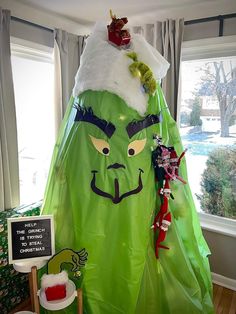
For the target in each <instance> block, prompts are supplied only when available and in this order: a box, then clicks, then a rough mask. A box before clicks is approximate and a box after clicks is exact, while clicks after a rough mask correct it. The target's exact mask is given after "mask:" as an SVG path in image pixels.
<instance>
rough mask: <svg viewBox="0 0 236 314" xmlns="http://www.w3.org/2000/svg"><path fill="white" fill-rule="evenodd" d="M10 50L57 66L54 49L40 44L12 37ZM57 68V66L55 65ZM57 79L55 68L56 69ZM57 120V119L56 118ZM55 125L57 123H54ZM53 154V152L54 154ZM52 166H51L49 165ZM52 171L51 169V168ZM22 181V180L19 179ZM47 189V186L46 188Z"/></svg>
mask: <svg viewBox="0 0 236 314" xmlns="http://www.w3.org/2000/svg"><path fill="white" fill-rule="evenodd" d="M10 49H11V55H12V56H16V57H21V58H25V59H29V60H33V61H38V62H43V63H50V64H55V62H54V48H53V47H49V46H45V45H41V44H38V43H36V42H32V41H28V40H25V39H22V38H18V37H13V36H10ZM54 66H55V65H54ZM53 71H54V77H55V68H54V70H53ZM54 118H55V117H54ZM54 123H55V121H54ZM56 138H57V136H56V133H55V131H54V142H56ZM52 153H53V152H52ZM49 166H50V164H49ZM49 170H50V167H49ZM19 180H20V178H19ZM45 187H46V186H45ZM40 202H42V199H35V200H34V201H33V204H34V203H40ZM29 205H31V204H30V203H29V204H28V203H26V204H23V203H22V204H20V205H19V208H21V207H24V206H29Z"/></svg>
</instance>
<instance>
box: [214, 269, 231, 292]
mask: <svg viewBox="0 0 236 314" xmlns="http://www.w3.org/2000/svg"><path fill="white" fill-rule="evenodd" d="M211 275H212V281H213V282H214V283H215V284H217V285H219V286H222V287H225V288H228V289H231V290H234V291H236V280H235V279H231V278H228V277H224V276H222V275H219V274H216V273H211Z"/></svg>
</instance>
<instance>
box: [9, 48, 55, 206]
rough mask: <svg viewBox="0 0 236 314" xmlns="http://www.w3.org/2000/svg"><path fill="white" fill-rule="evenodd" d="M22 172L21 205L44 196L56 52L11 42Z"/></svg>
mask: <svg viewBox="0 0 236 314" xmlns="http://www.w3.org/2000/svg"><path fill="white" fill-rule="evenodd" d="M11 50H12V71H13V83H14V92H15V103H16V118H17V133H18V134H17V136H18V151H19V172H20V204H21V205H22V204H30V203H32V202H36V201H38V200H41V199H42V198H43V193H44V189H45V185H46V180H47V175H48V170H49V166H50V160H51V155H52V149H53V146H54V141H55V134H54V105H53V104H54V102H53V92H54V85H53V84H54V78H53V76H54V66H53V58H52V52H50V51H46V52H45V51H42V50H39V49H33V48H29V47H25V46H19V45H16V44H12V45H11Z"/></svg>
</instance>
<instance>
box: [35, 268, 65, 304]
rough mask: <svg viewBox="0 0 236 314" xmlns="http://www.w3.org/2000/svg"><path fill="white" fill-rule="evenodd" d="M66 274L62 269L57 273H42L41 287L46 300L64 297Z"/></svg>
mask: <svg viewBox="0 0 236 314" xmlns="http://www.w3.org/2000/svg"><path fill="white" fill-rule="evenodd" d="M68 281H69V279H68V274H67V272H66V271H62V272H60V273H59V274H50V275H46V274H44V275H43V276H42V278H41V288H42V289H43V290H44V292H45V295H46V299H47V301H54V300H60V299H63V298H65V297H66V284H67V283H68Z"/></svg>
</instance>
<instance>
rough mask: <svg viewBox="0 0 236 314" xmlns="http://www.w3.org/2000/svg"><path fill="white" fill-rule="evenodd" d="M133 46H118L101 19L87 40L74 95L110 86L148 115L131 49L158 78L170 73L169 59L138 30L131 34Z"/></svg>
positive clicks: (146, 101) (108, 88) (139, 110)
mask: <svg viewBox="0 0 236 314" xmlns="http://www.w3.org/2000/svg"><path fill="white" fill-rule="evenodd" d="M131 38H132V39H131V46H130V49H129V50H127V49H126V50H124V49H118V48H116V47H114V46H113V45H112V44H110V43H109V42H108V39H107V26H106V25H105V24H104V23H97V24H96V25H95V29H94V32H93V33H92V34H91V35H90V36H89V38H88V39H87V42H86V46H85V50H84V52H83V54H82V57H81V65H80V67H79V70H78V72H77V74H76V77H75V85H74V88H73V96H74V97H76V96H78V95H79V94H81V93H82V92H84V91H86V90H94V91H104V90H107V91H109V92H111V93H114V94H116V95H118V96H119V97H121V98H122V99H123V100H124V101H125V102H126V103H127V105H128V106H130V107H131V108H133V109H135V110H137V111H138V113H139V114H140V115H144V114H145V112H146V110H147V105H148V94H146V93H145V92H144V91H143V89H142V88H141V84H140V80H139V78H134V77H133V76H132V75H131V73H130V71H129V65H130V64H131V63H132V62H133V60H131V59H130V58H128V57H127V56H126V54H127V52H129V51H134V52H136V53H137V56H138V61H140V62H143V63H145V64H147V65H148V66H149V67H150V69H151V70H152V72H153V75H154V77H155V79H156V80H157V81H158V80H160V79H161V78H163V77H164V76H165V75H166V72H167V70H168V68H169V63H168V62H167V61H166V60H165V59H164V58H163V57H162V56H161V55H160V54H159V52H158V51H157V50H156V49H154V48H153V47H152V46H151V45H149V44H148V43H147V41H146V40H145V39H144V37H142V36H141V35H138V34H132V35H131Z"/></svg>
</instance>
